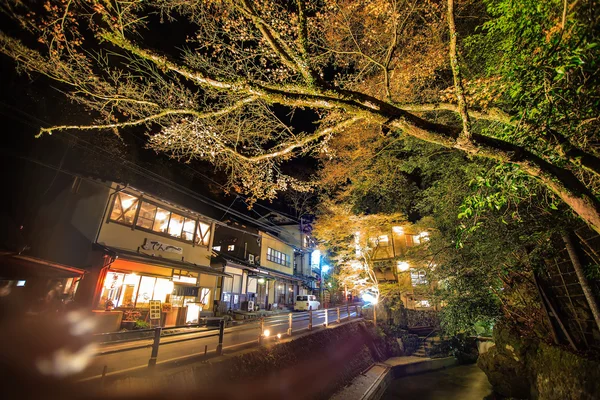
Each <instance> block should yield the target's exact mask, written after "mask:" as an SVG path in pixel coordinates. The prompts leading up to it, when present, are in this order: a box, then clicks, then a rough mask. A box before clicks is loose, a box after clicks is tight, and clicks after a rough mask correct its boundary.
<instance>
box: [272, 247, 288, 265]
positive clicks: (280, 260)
mask: <svg viewBox="0 0 600 400" xmlns="http://www.w3.org/2000/svg"><path fill="white" fill-rule="evenodd" d="M267 260H269V261H271V262H274V263H277V264H280V265H285V266H286V267H289V266H291V265H292V263H291V260H292V258H291V257H290V255H289V254H285V253H282V252H280V251H277V250H274V249H272V248H270V247H267Z"/></svg>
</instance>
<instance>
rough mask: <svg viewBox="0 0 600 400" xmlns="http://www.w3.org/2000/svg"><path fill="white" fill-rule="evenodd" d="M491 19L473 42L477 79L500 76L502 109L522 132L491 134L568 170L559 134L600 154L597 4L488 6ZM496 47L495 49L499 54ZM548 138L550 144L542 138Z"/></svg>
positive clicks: (518, 0) (525, 0)
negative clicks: (599, 144)
mask: <svg viewBox="0 0 600 400" xmlns="http://www.w3.org/2000/svg"><path fill="white" fill-rule="evenodd" d="M485 4H486V5H487V11H488V13H489V15H490V17H491V18H490V19H489V20H488V21H487V22H485V23H484V24H482V25H480V27H479V28H480V29H479V30H478V31H477V33H476V34H474V35H472V36H470V37H468V38H467V39H466V40H465V44H466V47H467V49H468V57H467V62H470V63H471V64H474V65H482V66H483V68H476V67H473V68H471V71H472V72H473V74H474V77H478V76H479V77H481V76H483V77H486V76H487V77H489V76H496V77H499V78H500V82H501V83H500V84H501V86H502V89H503V92H504V93H505V95H504V96H503V100H502V106H503V107H505V108H506V109H508V110H510V111H511V113H512V114H513V115H514V117H513V119H514V120H515V121H516V122H518V124H517V126H516V128H514V127H510V126H503V127H495V128H493V129H491V130H490V131H488V132H487V133H490V134H493V135H495V136H497V137H500V138H502V139H505V140H509V141H512V142H514V143H518V144H520V145H525V146H527V147H528V148H530V149H532V150H534V151H536V152H537V153H538V154H539V155H541V156H543V157H545V158H546V159H548V160H549V161H551V162H554V163H557V164H559V165H560V164H561V163H562V164H564V163H565V160H564V157H563V154H562V150H563V149H561V146H559V141H557V140H556V139H555V134H559V135H561V136H563V137H565V138H567V139H568V140H570V141H571V142H572V143H573V144H575V145H577V146H579V147H580V148H582V149H587V150H591V151H595V149H594V148H593V146H595V145H594V143H596V142H597V140H598V138H599V135H598V125H599V122H600V121H599V120H598V109H599V108H600V74H598V69H599V67H600V45H599V44H600V33H599V32H600V29H598V27H599V25H600V24H599V22H600V11H599V6H598V4H597V2H591V1H583V2H575V3H572V4H567V5H568V8H567V10H566V14H565V15H564V19H563V6H564V4H565V3H564V2H563V1H562V0H549V1H543V2H540V1H538V0H486V1H485ZM492 49H495V50H494V51H492ZM542 138H545V139H550V140H540V139H542Z"/></svg>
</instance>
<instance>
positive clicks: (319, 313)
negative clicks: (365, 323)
mask: <svg viewBox="0 0 600 400" xmlns="http://www.w3.org/2000/svg"><path fill="white" fill-rule="evenodd" d="M338 309H340V310H342V308H341V307H335V308H327V309H322V310H315V311H312V312H311V313H312V316H311V314H305V313H302V314H297V315H294V314H293V313H287V314H286V315H285V317H284V316H283V315H278V316H276V317H278V318H262V319H261V320H253V321H252V322H248V323H243V324H240V325H239V326H233V327H229V328H226V329H224V324H221V328H216V329H211V328H209V327H205V328H206V329H205V330H199V329H198V330H194V331H188V332H177V333H172V334H167V335H162V333H163V332H164V331H163V328H154V329H140V330H136V331H126V332H109V333H102V334H96V335H94V336H103V335H109V334H123V333H125V334H128V333H138V334H139V333H144V332H154V334H155V336H154V338H153V337H144V338H138V339H133V340H120V341H113V342H101V343H100V344H103V345H111V344H120V343H128V342H134V341H152V340H153V341H154V342H153V343H144V344H140V345H137V346H130V347H124V348H119V349H111V350H104V351H99V352H98V353H96V354H95V356H103V355H109V354H116V353H123V352H126V351H134V350H140V349H144V348H148V347H152V348H153V349H154V348H155V347H157V346H160V345H168V344H173V343H182V342H187V341H191V340H199V339H206V338H211V337H217V336H218V337H219V341H220V342H222V340H223V339H222V337H223V336H224V335H226V334H233V333H241V332H246V331H249V330H255V329H257V327H258V328H263V329H264V327H269V328H274V327H278V326H283V325H289V326H290V329H291V327H292V324H293V323H297V322H304V321H309V326H308V327H302V328H294V331H296V332H298V331H304V330H311V329H314V328H313V325H312V324H311V322H312V320H313V319H314V318H315V317H316V318H324V316H325V314H329V313H330V312H336V311H337V310H338ZM343 309H344V310H343V311H344V312H345V311H346V310H345V309H346V307H343ZM347 310H348V311H349V313H348V315H346V316H345V317H344V318H343V319H350V318H351V316H352V314H354V315H355V317H359V313H358V307H357V306H355V310H354V311H351V310H350V308H349V307H348V309H347ZM290 314H291V318H290ZM286 319H287V320H288V321H285V320H286ZM222 320H223V319H221V321H222ZM336 322H337V321H336V320H335V319H332V320H330V321H329V323H328V324H329V325H331V324H334V323H336ZM340 323H341V319H340ZM244 325H248V327H243V328H241V329H240V327H242V326H244ZM320 325H322V324H320V323H319V324H318V325H316V326H320ZM192 326H195V327H200V325H198V324H194V325H184V326H179V327H169V328H164V329H165V330H173V329H181V328H184V327H185V328H189V327H192ZM217 329H219V332H218V333H209V334H204V333H208V332H211V331H215V330H217ZM194 333H198V335H194V336H193V337H189V338H182V339H175V340H169V338H171V337H177V336H181V335H192V334H194ZM156 335H158V336H156ZM261 335H262V332H261V333H260V335H259V336H261ZM288 335H291V330H288ZM161 337H162V339H163V340H160V338H161ZM157 352H158V350H156V349H155V350H154V351H153V353H157Z"/></svg>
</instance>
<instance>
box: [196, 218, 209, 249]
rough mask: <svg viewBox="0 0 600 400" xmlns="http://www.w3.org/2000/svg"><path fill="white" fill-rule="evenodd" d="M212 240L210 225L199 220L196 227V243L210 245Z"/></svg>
mask: <svg viewBox="0 0 600 400" xmlns="http://www.w3.org/2000/svg"><path fill="white" fill-rule="evenodd" d="M209 241H210V225H209V224H207V223H205V222H202V221H198V227H197V229H196V244H201V245H203V246H208V243H209Z"/></svg>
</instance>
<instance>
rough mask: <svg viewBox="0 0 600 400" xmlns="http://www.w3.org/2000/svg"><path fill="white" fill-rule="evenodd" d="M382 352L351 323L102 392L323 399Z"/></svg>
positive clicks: (381, 344)
mask: <svg viewBox="0 0 600 400" xmlns="http://www.w3.org/2000/svg"><path fill="white" fill-rule="evenodd" d="M387 352H388V349H387V346H386V343H385V340H384V337H382V336H380V335H378V334H376V331H375V329H373V328H370V327H367V325H365V323H364V322H354V323H348V324H344V325H341V326H338V327H335V328H330V329H323V330H319V331H316V332H314V333H312V334H310V335H304V336H301V337H298V338H296V339H294V340H292V341H289V342H285V343H280V344H276V345H271V346H267V347H261V348H258V349H254V350H249V351H246V352H243V353H241V354H239V355H232V356H223V357H220V358H219V359H215V360H214V361H207V362H201V363H195V364H191V365H188V366H185V367H180V368H179V369H178V370H166V371H164V372H162V373H160V374H157V375H153V376H137V377H129V378H126V379H120V380H117V381H114V382H112V383H110V384H109V386H108V389H109V390H110V391H112V390H116V391H120V389H123V388H125V389H127V388H135V390H136V392H137V393H138V394H140V392H142V389H148V388H151V390H152V392H153V393H154V394H156V393H158V392H161V391H165V390H168V391H169V394H170V395H171V394H172V392H173V391H174V390H176V388H186V390H187V391H188V392H189V391H194V390H197V391H198V394H199V395H200V394H201V395H202V396H203V397H204V398H223V399H236V398H244V399H254V398H256V399H267V398H285V399H327V398H329V397H330V396H331V395H332V394H333V393H334V392H335V391H336V390H338V389H339V388H341V387H343V386H344V385H346V384H347V383H349V382H350V381H351V380H352V379H353V378H354V377H355V376H357V375H359V374H360V373H361V372H363V371H365V370H366V369H367V368H368V367H370V366H371V365H372V364H373V363H375V362H377V361H382V360H384V359H386V358H387V357H388V356H389V355H388V354H387ZM184 394H185V393H184ZM187 394H188V395H189V393H187ZM241 394H243V396H242V395H241Z"/></svg>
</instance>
